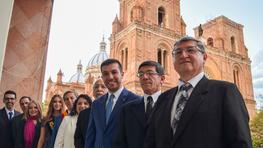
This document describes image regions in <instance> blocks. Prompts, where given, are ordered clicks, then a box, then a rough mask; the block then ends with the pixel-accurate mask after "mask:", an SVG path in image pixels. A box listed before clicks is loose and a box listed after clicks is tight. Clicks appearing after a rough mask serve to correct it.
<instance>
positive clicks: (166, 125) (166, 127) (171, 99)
mask: <svg viewBox="0 0 263 148" xmlns="http://www.w3.org/2000/svg"><path fill="white" fill-rule="evenodd" d="M177 91H178V87H175V88H174V90H173V91H172V92H171V93H170V94H168V95H167V96H165V98H161V99H169V100H168V102H167V107H166V109H165V112H164V114H163V116H164V118H163V119H164V120H163V124H164V126H163V127H164V132H165V133H167V134H166V136H167V137H166V138H167V139H172V135H173V133H172V127H171V111H172V107H173V104H174V103H173V102H174V99H175V95H176V93H177ZM160 101H161V100H160Z"/></svg>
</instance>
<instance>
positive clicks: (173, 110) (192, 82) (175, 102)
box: [171, 72, 204, 125]
mask: <svg viewBox="0 0 263 148" xmlns="http://www.w3.org/2000/svg"><path fill="white" fill-rule="evenodd" d="M203 76H204V72H201V73H199V74H198V75H196V76H195V77H193V78H192V79H190V80H189V81H188V83H190V84H191V85H192V88H190V89H189V90H188V96H189V97H190V95H191V93H192V91H193V90H194V88H195V86H196V85H197V83H198V82H199V81H200V80H201V79H202V78H203ZM183 84H185V82H183V81H181V80H179V82H178V90H177V93H176V95H175V99H174V102H173V107H172V111H171V125H172V121H173V119H174V116H175V112H176V106H177V104H178V101H179V98H180V96H181V94H182V92H180V91H179V90H180V87H181V86H182V85H183Z"/></svg>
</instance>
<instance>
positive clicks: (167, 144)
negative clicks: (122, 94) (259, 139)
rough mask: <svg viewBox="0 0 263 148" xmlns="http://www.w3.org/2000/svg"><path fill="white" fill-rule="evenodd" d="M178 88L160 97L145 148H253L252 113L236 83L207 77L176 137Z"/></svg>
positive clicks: (194, 94) (198, 87) (195, 92)
mask: <svg viewBox="0 0 263 148" xmlns="http://www.w3.org/2000/svg"><path fill="white" fill-rule="evenodd" d="M177 89H178V88H177V87H176V88H173V89H171V90H168V91H166V92H164V93H163V94H161V96H160V97H159V99H158V101H157V103H156V106H155V108H154V111H153V114H152V116H151V118H150V120H149V128H148V131H147V136H146V139H145V143H144V148H252V144H251V136H250V129H249V125H248V122H249V116H248V112H247V109H246V106H245V103H244V100H243V98H242V96H241V94H240V92H239V91H238V89H237V87H236V86H235V85H234V84H232V83H229V82H224V81H216V80H208V79H207V78H206V77H203V78H202V79H201V80H200V81H199V83H198V84H197V85H196V87H195V88H194V89H193V91H192V93H191V95H190V98H189V100H188V102H187V104H186V106H185V108H184V110H183V113H182V115H181V118H180V120H179V123H178V126H177V129H176V132H175V134H174V135H173V133H172V129H171V109H172V105H173V102H174V98H175V95H176V92H177Z"/></svg>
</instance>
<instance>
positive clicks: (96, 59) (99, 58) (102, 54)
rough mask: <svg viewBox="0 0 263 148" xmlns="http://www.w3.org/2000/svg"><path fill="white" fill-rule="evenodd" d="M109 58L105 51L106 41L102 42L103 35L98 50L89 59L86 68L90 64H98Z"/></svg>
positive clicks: (90, 65)
mask: <svg viewBox="0 0 263 148" xmlns="http://www.w3.org/2000/svg"><path fill="white" fill-rule="evenodd" d="M108 58H109V56H108V54H107V53H106V43H105V42H104V37H103V40H102V42H100V52H99V53H97V54H95V55H94V56H93V57H92V58H91V59H90V61H89V63H88V66H87V68H89V67H92V66H98V65H100V64H101V63H102V62H103V61H105V60H107V59H108Z"/></svg>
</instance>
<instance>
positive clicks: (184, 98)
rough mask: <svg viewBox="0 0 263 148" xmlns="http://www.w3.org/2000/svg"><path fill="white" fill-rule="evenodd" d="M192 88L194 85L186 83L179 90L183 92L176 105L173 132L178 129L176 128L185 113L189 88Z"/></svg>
mask: <svg viewBox="0 0 263 148" xmlns="http://www.w3.org/2000/svg"><path fill="white" fill-rule="evenodd" d="M190 88H192V85H191V84H190V83H186V84H184V85H182V86H181V87H180V90H179V91H180V92H181V95H180V97H179V101H178V104H177V106H176V111H175V116H174V118H173V121H172V129H173V133H175V131H176V128H177V126H178V122H179V120H180V117H181V115H182V113H183V110H184V107H185V105H186V103H187V101H188V99H189V96H188V90H189V89H190Z"/></svg>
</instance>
